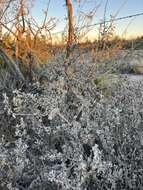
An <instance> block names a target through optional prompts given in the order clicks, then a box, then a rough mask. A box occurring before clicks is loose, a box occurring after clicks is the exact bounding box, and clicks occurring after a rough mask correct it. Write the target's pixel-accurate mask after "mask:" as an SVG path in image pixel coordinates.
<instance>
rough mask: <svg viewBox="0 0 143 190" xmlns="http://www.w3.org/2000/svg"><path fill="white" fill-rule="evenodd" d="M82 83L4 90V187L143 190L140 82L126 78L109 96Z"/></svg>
mask: <svg viewBox="0 0 143 190" xmlns="http://www.w3.org/2000/svg"><path fill="white" fill-rule="evenodd" d="M59 80H60V84H61V81H62V80H63V81H62V86H60V85H59ZM80 82H81V83H80ZM80 82H78V80H77V82H75V83H74V80H73V79H69V78H68V79H62V78H61V77H60V79H57V81H54V82H53V81H51V82H50V83H48V84H44V86H43V87H42V91H40V89H41V86H40V85H39V84H38V83H37V84H34V87H33V88H34V89H35V90H34V93H33V92H32V90H31V91H29V92H26V91H25V92H24V91H22V90H15V91H13V93H12V96H11V98H9V97H8V96H7V95H6V94H4V98H3V108H4V109H3V110H4V111H3V112H2V113H1V118H0V124H1V126H0V127H1V129H4V128H5V126H4V124H3V122H4V120H6V121H7V122H5V123H6V127H7V131H6V132H3V130H1V141H0V189H4V190H12V189H13V190H23V189H26V190H36V189H37V190H39V189H42V190H47V189H48V190H56V189H57V190H60V189H62V190H95V189H97V190H100V189H101V190H103V189H107V190H108V189H109V190H110V189H115V190H118V189H123V190H124V189H125V190H126V189H139V190H142V189H143V181H142V179H143V138H142V136H143V129H142V124H143V119H142V117H143V109H142V107H143V106H142V104H143V103H142V102H143V83H142V82H141V83H140V82H139V81H135V82H133V81H132V82H131V81H125V82H124V83H122V84H121V85H120V87H119V89H118V91H116V93H114V94H113V96H112V97H108V98H106V97H104V96H103V95H101V93H100V92H98V91H97V89H96V88H95V86H93V84H92V82H90V81H88V80H87V82H85V79H83V80H81V81H80ZM67 84H68V86H69V85H70V84H71V85H70V88H64V86H66V85H67ZM39 92H40V93H39ZM9 130H11V133H8V131H9Z"/></svg>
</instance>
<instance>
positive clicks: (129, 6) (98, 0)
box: [33, 0, 143, 38]
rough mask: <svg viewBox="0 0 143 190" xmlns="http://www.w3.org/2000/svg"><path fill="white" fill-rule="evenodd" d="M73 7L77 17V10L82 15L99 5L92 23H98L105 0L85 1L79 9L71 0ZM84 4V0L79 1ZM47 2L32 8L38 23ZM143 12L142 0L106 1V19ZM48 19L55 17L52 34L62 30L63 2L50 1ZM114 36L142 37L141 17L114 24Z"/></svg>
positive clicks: (44, 1) (64, 23)
mask: <svg viewBox="0 0 143 190" xmlns="http://www.w3.org/2000/svg"><path fill="white" fill-rule="evenodd" d="M71 1H72V3H73V6H74V15H75V16H76V18H77V17H78V16H77V12H78V10H81V11H82V12H84V13H87V12H89V11H90V10H93V8H94V7H97V6H98V5H100V6H99V7H98V9H97V11H96V14H95V16H94V19H93V21H92V23H98V22H100V21H101V20H102V19H103V18H104V8H105V4H106V0H86V1H87V3H86V4H85V5H84V6H83V7H82V4H81V6H80V7H79V6H78V4H77V3H75V2H74V1H75V0H71ZM81 1H82V2H84V1H85V0H81ZM47 2H48V0H35V3H34V7H33V15H34V16H35V17H36V18H37V20H38V21H39V22H40V21H41V20H42V18H43V12H42V10H43V9H44V8H45V7H46V5H47ZM142 12H143V0H108V6H107V12H106V19H107V20H109V19H110V15H112V16H113V15H116V14H117V13H118V14H117V17H124V16H128V15H132V14H138V13H142ZM48 15H49V17H56V18H57V19H58V22H57V27H56V28H55V30H54V32H58V31H61V30H64V27H65V25H66V19H65V18H66V6H65V0H51V1H50V6H49V13H48ZM97 31H98V26H97V27H94V28H93V29H92V31H91V32H89V34H88V36H89V38H93V36H95V35H96V34H97ZM115 35H119V36H122V37H127V38H132V37H136V36H140V35H143V16H140V17H136V18H130V19H127V20H121V21H119V22H116V24H115Z"/></svg>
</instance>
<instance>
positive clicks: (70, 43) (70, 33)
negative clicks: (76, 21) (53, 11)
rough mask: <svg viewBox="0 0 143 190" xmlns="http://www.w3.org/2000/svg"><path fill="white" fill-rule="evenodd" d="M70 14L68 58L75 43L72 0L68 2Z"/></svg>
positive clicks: (67, 0)
mask: <svg viewBox="0 0 143 190" xmlns="http://www.w3.org/2000/svg"><path fill="white" fill-rule="evenodd" d="M66 6H67V12H68V39H67V57H69V56H70V51H71V46H72V43H73V7H72V4H71V1H70V0H66Z"/></svg>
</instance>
